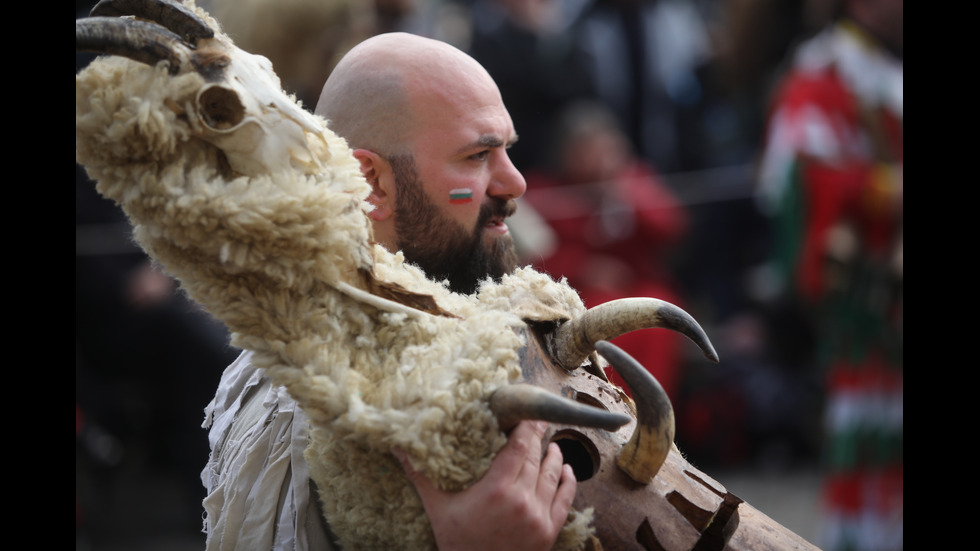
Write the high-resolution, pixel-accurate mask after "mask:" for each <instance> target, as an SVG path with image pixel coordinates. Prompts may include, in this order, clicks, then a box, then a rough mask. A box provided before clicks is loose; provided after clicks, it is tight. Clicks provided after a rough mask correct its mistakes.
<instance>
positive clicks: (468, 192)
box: [449, 188, 473, 205]
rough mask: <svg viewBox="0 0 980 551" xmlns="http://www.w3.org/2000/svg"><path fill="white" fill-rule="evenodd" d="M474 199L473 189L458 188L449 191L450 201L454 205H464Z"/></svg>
mask: <svg viewBox="0 0 980 551" xmlns="http://www.w3.org/2000/svg"><path fill="white" fill-rule="evenodd" d="M471 201H473V190H472V189H466V188H458V189H453V190H450V191H449V203H450V204H452V205H462V204H463V203H469V202H471Z"/></svg>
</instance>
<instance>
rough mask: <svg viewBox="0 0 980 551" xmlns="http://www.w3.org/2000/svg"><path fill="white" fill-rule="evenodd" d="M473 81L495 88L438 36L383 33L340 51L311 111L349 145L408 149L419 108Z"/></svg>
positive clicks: (419, 117)
mask: <svg viewBox="0 0 980 551" xmlns="http://www.w3.org/2000/svg"><path fill="white" fill-rule="evenodd" d="M474 86H478V87H484V88H485V87H486V86H492V87H493V89H494V90H495V91H496V84H494V82H493V79H492V78H491V77H490V75H489V74H488V73H487V72H486V70H485V69H484V68H483V66H481V65H480V64H479V63H477V61H476V60H474V59H473V58H472V57H470V56H469V55H467V54H466V53H464V52H462V51H461V50H459V49H457V48H455V47H453V46H451V45H449V44H447V43H445V42H441V41H438V40H433V39H429V38H424V37H421V36H417V35H413V34H408V33H386V34H381V35H377V36H374V37H371V38H369V39H367V40H365V41H364V42H361V43H360V44H358V45H357V46H355V47H354V48H352V49H351V50H350V52H348V53H347V55H345V56H344V58H343V59H342V60H341V61H340V63H338V64H337V66H336V67H335V68H334V70H333V71H332V72H331V74H330V77H329V78H328V79H327V82H326V83H325V84H324V86H323V90H322V92H321V93H320V100H319V102H318V103H317V106H316V113H317V114H318V115H320V116H322V117H324V118H325V119H327V121H328V123H329V126H330V128H331V129H332V130H333V131H334V132H336V133H337V134H338V135H340V136H342V137H343V138H345V139H346V140H347V142H348V144H349V145H350V146H351V148H354V149H358V148H364V149H370V150H373V151H377V152H379V153H381V154H383V155H391V154H395V153H408V151H405V149H406V147H407V142H408V141H409V139H410V137H411V135H412V132H413V129H417V128H418V127H419V125H420V124H422V123H424V116H425V111H426V110H427V109H429V108H431V107H432V106H438V105H439V104H440V103H441V102H443V101H445V100H447V99H449V98H452V97H453V96H454V95H455V96H458V95H459V94H463V95H467V94H469V93H471V90H473V89H474V88H473V87H474ZM497 94H498V96H499V92H497Z"/></svg>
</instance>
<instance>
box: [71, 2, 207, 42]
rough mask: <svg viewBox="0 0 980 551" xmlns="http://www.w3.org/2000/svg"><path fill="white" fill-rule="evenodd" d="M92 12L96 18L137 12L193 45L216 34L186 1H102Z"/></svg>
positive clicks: (136, 13)
mask: <svg viewBox="0 0 980 551" xmlns="http://www.w3.org/2000/svg"><path fill="white" fill-rule="evenodd" d="M89 15H91V16H92V17H102V16H104V17H121V16H124V15H134V16H136V17H139V18H140V19H147V20H150V21H155V22H157V23H159V24H161V25H163V26H164V27H166V28H167V29H169V30H170V31H171V32H174V33H176V34H177V35H179V36H180V37H181V38H183V39H184V40H186V41H187V42H189V43H190V44H194V43H195V42H196V41H197V40H198V39H201V38H212V37H214V29H212V28H211V27H210V26H209V25H208V24H207V23H206V22H205V21H204V20H203V19H201V18H200V17H198V15H197V14H196V13H194V12H193V11H191V10H190V9H188V8H187V7H186V6H184V5H183V4H180V3H178V2H172V1H168V0H100V1H99V3H98V4H96V5H95V7H93V8H92V11H91V12H89Z"/></svg>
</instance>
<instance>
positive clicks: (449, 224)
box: [388, 155, 517, 293]
mask: <svg viewBox="0 0 980 551" xmlns="http://www.w3.org/2000/svg"><path fill="white" fill-rule="evenodd" d="M388 162H389V163H391V166H392V171H393V172H394V176H395V182H396V184H395V185H396V186H397V189H398V193H397V201H396V209H395V229H396V231H397V232H398V247H399V249H401V250H402V251H403V252H404V253H405V258H406V259H407V260H408V261H409V262H411V263H413V264H415V265H417V266H419V267H420V268H422V270H423V271H425V273H426V275H427V276H429V277H430V278H433V279H435V280H437V281H441V280H443V279H448V280H449V287H450V289H452V290H453V291H455V292H457V293H473V292H474V291H476V288H477V286H478V285H479V283H480V281H482V280H483V279H486V278H487V277H492V278H494V279H499V278H500V277H501V276H502V275H504V274H507V273H510V272H512V271H514V269H515V268H516V267H517V252H516V250H515V249H514V241H513V239H512V238H511V236H510V234H507V235H504V236H497V237H490V236H487V235H486V234H485V231H484V227H485V226H486V225H487V222H488V221H489V220H490V219H492V218H494V217H501V218H503V217H507V216H510V215H512V214H514V212H515V211H516V210H517V205H516V204H515V203H514V201H513V200H510V201H505V200H503V199H498V198H496V197H490V196H487V197H486V198H485V201H484V203H483V205H482V206H481V208H480V216H479V219H478V220H477V221H476V225H475V226H474V227H472V228H465V227H463V226H462V225H461V224H459V223H458V222H456V221H455V220H453V219H451V218H450V217H448V216H446V214H445V213H444V212H443V211H442V209H441V208H440V207H439V206H437V205H436V204H435V203H434V202H433V201H432V200H431V199H429V197H428V196H427V195H426V194H425V190H424V189H423V183H422V182H421V181H420V179H419V175H418V170H417V169H416V167H415V161H414V159H413V158H412V157H411V156H410V155H393V156H391V158H389V159H388Z"/></svg>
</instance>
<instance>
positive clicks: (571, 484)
mask: <svg viewBox="0 0 980 551" xmlns="http://www.w3.org/2000/svg"><path fill="white" fill-rule="evenodd" d="M577 487H578V481H577V480H576V479H575V472H574V471H573V470H572V466H571V465H568V464H567V463H566V464H564V465H562V466H561V479H560V481H559V482H558V491H557V492H556V493H555V499H554V500H553V501H552V502H551V522H552V523H554V525H555V526H562V525H563V524H565V519H567V518H568V511H569V510H571V508H572V502H573V501H574V500H575V490H576V488H577Z"/></svg>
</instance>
